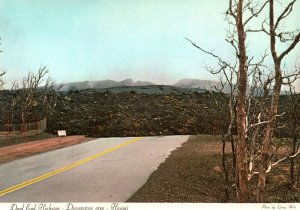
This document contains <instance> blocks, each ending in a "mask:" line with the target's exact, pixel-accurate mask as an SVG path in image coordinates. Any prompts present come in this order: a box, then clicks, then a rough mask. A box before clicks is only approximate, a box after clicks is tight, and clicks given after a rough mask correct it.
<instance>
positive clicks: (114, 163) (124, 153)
mask: <svg viewBox="0 0 300 210" xmlns="http://www.w3.org/2000/svg"><path fill="white" fill-rule="evenodd" d="M188 138H189V136H164V137H144V138H133V137H132V138H100V139H96V140H93V141H89V142H86V143H83V144H79V145H75V146H71V147H67V148H63V149H58V150H55V151H51V152H46V153H43V154H39V155H35V156H32V157H28V158H24V159H20V160H15V161H12V162H9V163H6V164H2V165H0V202H125V201H126V200H127V199H128V198H129V197H130V196H131V195H132V194H133V193H134V192H136V191H137V190H138V189H139V188H140V187H141V186H142V185H143V184H144V183H145V182H146V181H147V179H148V177H149V176H150V174H151V173H152V172H153V171H155V170H156V169H157V167H158V166H159V165H160V163H162V162H163V161H164V160H165V159H166V158H167V157H168V155H169V154H170V153H171V151H173V150H174V149H175V148H177V147H179V146H181V144H182V143H183V142H185V141H187V139H188Z"/></svg>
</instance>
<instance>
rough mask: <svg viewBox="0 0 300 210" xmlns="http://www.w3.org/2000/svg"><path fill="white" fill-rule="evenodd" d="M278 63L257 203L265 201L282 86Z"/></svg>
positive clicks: (263, 149) (278, 63) (262, 153)
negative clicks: (272, 141)
mask: <svg viewBox="0 0 300 210" xmlns="http://www.w3.org/2000/svg"><path fill="white" fill-rule="evenodd" d="M280 64H281V62H280V61H276V63H275V85H274V88H273V94H272V102H271V107H270V114H269V119H270V122H269V123H268V125H267V129H266V132H265V137H264V142H263V146H262V150H261V158H262V159H261V163H260V166H259V179H258V186H257V197H256V201H257V202H260V203H262V202H264V201H265V186H266V175H267V173H266V172H267V169H268V166H269V150H270V145H271V140H272V135H273V130H274V125H275V121H276V115H277V112H278V104H279V97H280V90H281V85H282V75H281V74H282V73H281V68H280Z"/></svg>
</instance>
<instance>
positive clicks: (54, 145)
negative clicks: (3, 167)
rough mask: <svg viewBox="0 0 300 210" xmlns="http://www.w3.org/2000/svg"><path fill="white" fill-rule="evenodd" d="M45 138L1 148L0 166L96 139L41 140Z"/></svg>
mask: <svg viewBox="0 0 300 210" xmlns="http://www.w3.org/2000/svg"><path fill="white" fill-rule="evenodd" d="M47 136H48V138H47ZM43 137H45V138H44V139H42V140H37V139H38V136H35V137H32V138H34V140H32V139H31V140H30V139H29V137H27V138H25V139H21V140H19V142H24V143H18V144H13V141H12V142H7V143H6V145H9V146H2V147H0V164H2V163H6V162H9V161H12V160H15V159H19V158H24V157H28V156H31V155H35V154H39V153H43V152H47V151H51V150H54V149H59V148H63V147H68V146H71V145H75V144H79V143H83V142H86V141H90V140H92V139H94V138H88V137H85V136H83V135H77V136H66V137H53V136H51V138H49V135H46V134H43V135H41V136H40V138H43ZM8 141H9V140H8ZM3 144H4V143H3ZM10 144H12V145H10Z"/></svg>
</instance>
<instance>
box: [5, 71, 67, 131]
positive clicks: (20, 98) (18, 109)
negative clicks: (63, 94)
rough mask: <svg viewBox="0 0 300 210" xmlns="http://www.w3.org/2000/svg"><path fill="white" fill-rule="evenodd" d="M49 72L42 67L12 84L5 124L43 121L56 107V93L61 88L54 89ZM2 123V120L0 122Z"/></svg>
mask: <svg viewBox="0 0 300 210" xmlns="http://www.w3.org/2000/svg"><path fill="white" fill-rule="evenodd" d="M48 74H49V71H48V70H47V68H46V67H42V68H40V69H39V70H38V72H37V73H36V74H34V73H31V72H29V73H28V75H27V76H25V77H24V78H23V79H22V81H21V82H14V83H13V88H12V90H11V94H13V97H9V98H8V99H7V101H6V102H5V103H6V105H7V108H6V115H5V116H7V117H6V118H7V119H5V120H4V122H5V123H10V124H13V123H15V124H21V125H22V126H23V127H22V128H21V130H22V131H23V130H24V129H26V128H25V127H24V125H25V124H26V123H30V122H35V121H38V120H41V119H44V118H45V117H46V116H47V114H48V113H49V112H50V110H51V109H52V108H53V107H54V106H55V105H56V97H57V92H58V91H59V89H60V88H61V87H62V86H59V87H55V85H54V81H53V80H52V79H51V78H50V77H49V76H48ZM2 121H3V120H2Z"/></svg>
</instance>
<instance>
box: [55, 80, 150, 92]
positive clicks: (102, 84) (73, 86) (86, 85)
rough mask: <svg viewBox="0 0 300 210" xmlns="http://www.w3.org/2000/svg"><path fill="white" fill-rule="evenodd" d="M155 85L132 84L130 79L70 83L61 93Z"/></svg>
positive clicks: (65, 85)
mask: <svg viewBox="0 0 300 210" xmlns="http://www.w3.org/2000/svg"><path fill="white" fill-rule="evenodd" d="M147 85H155V84H154V83H152V82H147V81H137V82H134V81H133V80H132V79H125V80H122V81H120V82H117V81H114V80H100V81H84V82H71V83H66V84H64V86H63V88H62V89H61V90H62V91H68V90H83V89H92V88H95V89H98V88H111V87H121V86H147Z"/></svg>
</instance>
